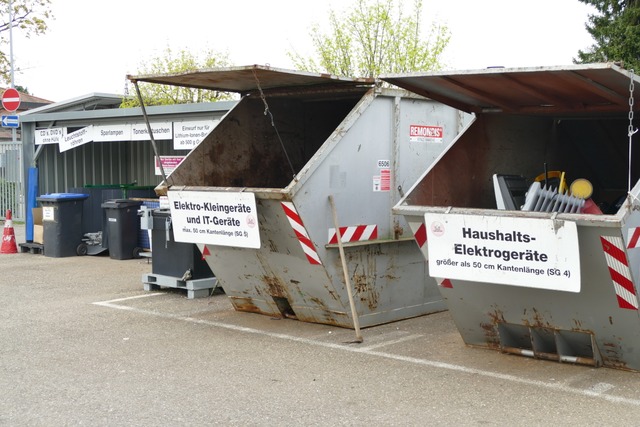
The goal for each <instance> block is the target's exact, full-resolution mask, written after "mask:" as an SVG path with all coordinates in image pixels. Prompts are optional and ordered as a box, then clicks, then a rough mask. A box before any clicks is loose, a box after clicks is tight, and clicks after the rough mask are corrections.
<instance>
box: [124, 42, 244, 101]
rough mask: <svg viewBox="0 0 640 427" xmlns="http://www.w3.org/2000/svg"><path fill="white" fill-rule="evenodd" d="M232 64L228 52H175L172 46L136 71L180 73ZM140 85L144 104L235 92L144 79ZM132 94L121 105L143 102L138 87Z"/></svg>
mask: <svg viewBox="0 0 640 427" xmlns="http://www.w3.org/2000/svg"><path fill="white" fill-rule="evenodd" d="M230 65H231V64H230V62H229V57H228V55H227V54H226V53H225V54H223V53H217V52H214V51H212V50H207V51H205V52H203V54H202V55H201V56H200V57H198V56H196V55H194V54H193V53H191V52H188V51H186V50H184V49H182V50H180V51H178V52H177V53H175V52H174V51H173V50H172V49H171V48H170V47H167V48H166V49H165V50H164V51H163V53H162V54H161V55H159V56H157V57H154V58H152V59H150V60H147V61H145V62H143V63H142V64H141V65H140V67H139V69H138V72H137V73H136V75H145V74H180V73H186V72H188V71H195V70H202V69H211V68H219V67H228V66H230ZM138 88H139V89H140V94H141V96H142V99H143V101H144V104H145V105H171V104H189V103H194V102H214V101H222V100H226V99H231V98H232V95H230V94H229V93H226V92H218V91H213V90H206V89H196V88H188V87H182V86H168V85H160V84H153V83H145V82H139V83H138ZM131 95H133V96H128V97H125V99H124V100H123V102H122V104H121V105H120V107H121V108H130V107H139V106H140V103H139V101H138V97H137V96H136V94H135V91H133V93H131Z"/></svg>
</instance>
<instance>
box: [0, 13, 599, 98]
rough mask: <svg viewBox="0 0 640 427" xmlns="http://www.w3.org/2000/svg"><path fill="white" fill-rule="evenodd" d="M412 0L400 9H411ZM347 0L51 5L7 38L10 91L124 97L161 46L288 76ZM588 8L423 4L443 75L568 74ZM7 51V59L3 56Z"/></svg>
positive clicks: (583, 42)
mask: <svg viewBox="0 0 640 427" xmlns="http://www.w3.org/2000/svg"><path fill="white" fill-rule="evenodd" d="M411 1H412V0H405V1H404V2H405V4H406V5H410V4H411ZM353 3H354V0H327V1H322V0H316V1H314V2H307V1H304V0H269V1H264V0H234V1H202V0H181V1H178V2H176V1H171V2H169V1H164V0H109V1H101V2H95V1H90V0H51V9H52V12H53V14H54V15H55V19H54V20H51V21H50V22H49V27H50V29H49V31H48V32H47V34H45V35H43V36H38V37H32V38H31V39H25V38H24V37H23V36H22V34H20V31H19V30H14V32H13V51H14V61H15V65H16V68H20V69H21V70H22V71H21V72H20V73H17V74H16V77H15V83H16V85H20V86H24V87H27V88H28V90H29V92H30V93H31V94H33V95H35V96H38V97H41V98H44V99H48V100H51V101H63V100H65V99H69V98H75V97H77V96H81V95H86V94H89V93H94V92H97V93H113V94H122V93H123V90H124V87H125V80H126V75H127V74H135V73H136V72H137V71H138V68H139V65H140V64H141V62H142V61H143V60H149V59H151V58H153V57H155V56H158V55H160V54H161V53H162V51H163V50H164V49H165V48H166V47H171V48H172V49H174V50H180V49H187V50H190V51H192V52H194V53H197V52H198V51H202V50H204V49H213V50H215V51H224V52H228V53H229V56H230V59H231V61H232V63H234V64H235V65H251V64H261V65H264V64H270V65H271V66H273V67H278V68H292V67H293V65H292V63H291V61H290V60H289V58H288V57H287V54H286V53H287V52H288V51H293V50H295V51H297V52H299V53H301V54H303V55H304V56H309V55H312V54H313V51H312V49H311V43H310V39H309V28H310V27H311V25H312V24H314V23H318V24H319V25H321V26H322V27H324V28H326V22H327V16H328V10H329V9H333V10H336V11H340V10H344V9H345V8H348V7H349V5H350V4H353ZM590 13H594V9H592V8H591V7H589V6H586V5H584V4H583V3H581V2H580V1H578V0H536V1H531V0H423V16H421V17H420V19H421V21H422V23H423V26H424V28H425V29H429V28H430V27H431V24H432V22H434V21H435V22H437V23H440V24H444V25H446V26H448V28H449V30H450V32H451V36H452V37H451V41H450V43H449V45H448V47H447V49H446V51H445V55H444V61H445V63H446V65H447V68H448V69H465V70H466V69H478V68H485V67H488V66H498V65H502V66H506V67H527V66H544V65H569V64H571V63H572V59H573V58H574V57H575V56H576V54H577V52H578V50H579V49H586V48H588V47H589V46H590V45H591V44H592V43H593V41H592V39H591V37H590V36H589V34H588V33H587V32H586V30H585V23H586V22H587V16H588V14H590ZM3 36H4V34H3ZM7 52H8V50H7Z"/></svg>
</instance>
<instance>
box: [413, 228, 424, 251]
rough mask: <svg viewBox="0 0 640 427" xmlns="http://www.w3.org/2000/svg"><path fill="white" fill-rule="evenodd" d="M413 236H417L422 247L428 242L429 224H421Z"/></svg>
mask: <svg viewBox="0 0 640 427" xmlns="http://www.w3.org/2000/svg"><path fill="white" fill-rule="evenodd" d="M413 237H415V239H416V242H417V243H418V246H419V247H420V249H422V247H423V246H424V245H426V244H427V226H426V225H425V223H424V222H423V223H421V224H420V227H418V229H417V230H416V232H415V233H414V234H413Z"/></svg>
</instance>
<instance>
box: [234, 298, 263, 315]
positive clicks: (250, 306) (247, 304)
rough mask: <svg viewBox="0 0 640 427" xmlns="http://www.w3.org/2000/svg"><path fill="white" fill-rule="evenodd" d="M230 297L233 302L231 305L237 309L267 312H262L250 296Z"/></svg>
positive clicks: (259, 312)
mask: <svg viewBox="0 0 640 427" xmlns="http://www.w3.org/2000/svg"><path fill="white" fill-rule="evenodd" d="M230 299H231V303H232V304H233V307H234V308H235V309H236V310H238V311H247V312H250V313H258V314H268V313H263V312H262V310H260V309H259V308H258V307H257V306H256V305H255V304H254V303H253V299H251V298H238V297H231V298H230Z"/></svg>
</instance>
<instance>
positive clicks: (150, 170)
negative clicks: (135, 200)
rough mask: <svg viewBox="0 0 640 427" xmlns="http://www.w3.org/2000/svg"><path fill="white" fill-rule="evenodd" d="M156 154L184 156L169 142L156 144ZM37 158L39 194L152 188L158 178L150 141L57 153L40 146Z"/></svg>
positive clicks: (53, 147) (87, 146)
mask: <svg viewBox="0 0 640 427" xmlns="http://www.w3.org/2000/svg"><path fill="white" fill-rule="evenodd" d="M156 146H157V147H158V152H159V154H160V155H162V156H166V155H186V154H187V152H186V151H184V150H181V151H177V150H174V149H173V147H172V141H156ZM42 147H43V148H42V152H41V153H40V156H39V157H38V160H37V164H38V168H39V192H40V193H41V194H47V193H64V192H67V191H69V189H70V188H77V187H84V186H86V185H107V184H109V185H111V184H132V183H136V185H139V186H156V185H157V184H159V183H160V182H161V180H162V177H160V176H157V175H156V174H155V168H154V153H153V146H152V145H151V142H150V141H127V142H99V143H96V142H93V143H88V144H85V145H82V146H80V147H77V148H74V149H73V150H69V151H65V152H64V153H60V152H59V150H58V146H57V145H55V144H51V145H44V146H42Z"/></svg>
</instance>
